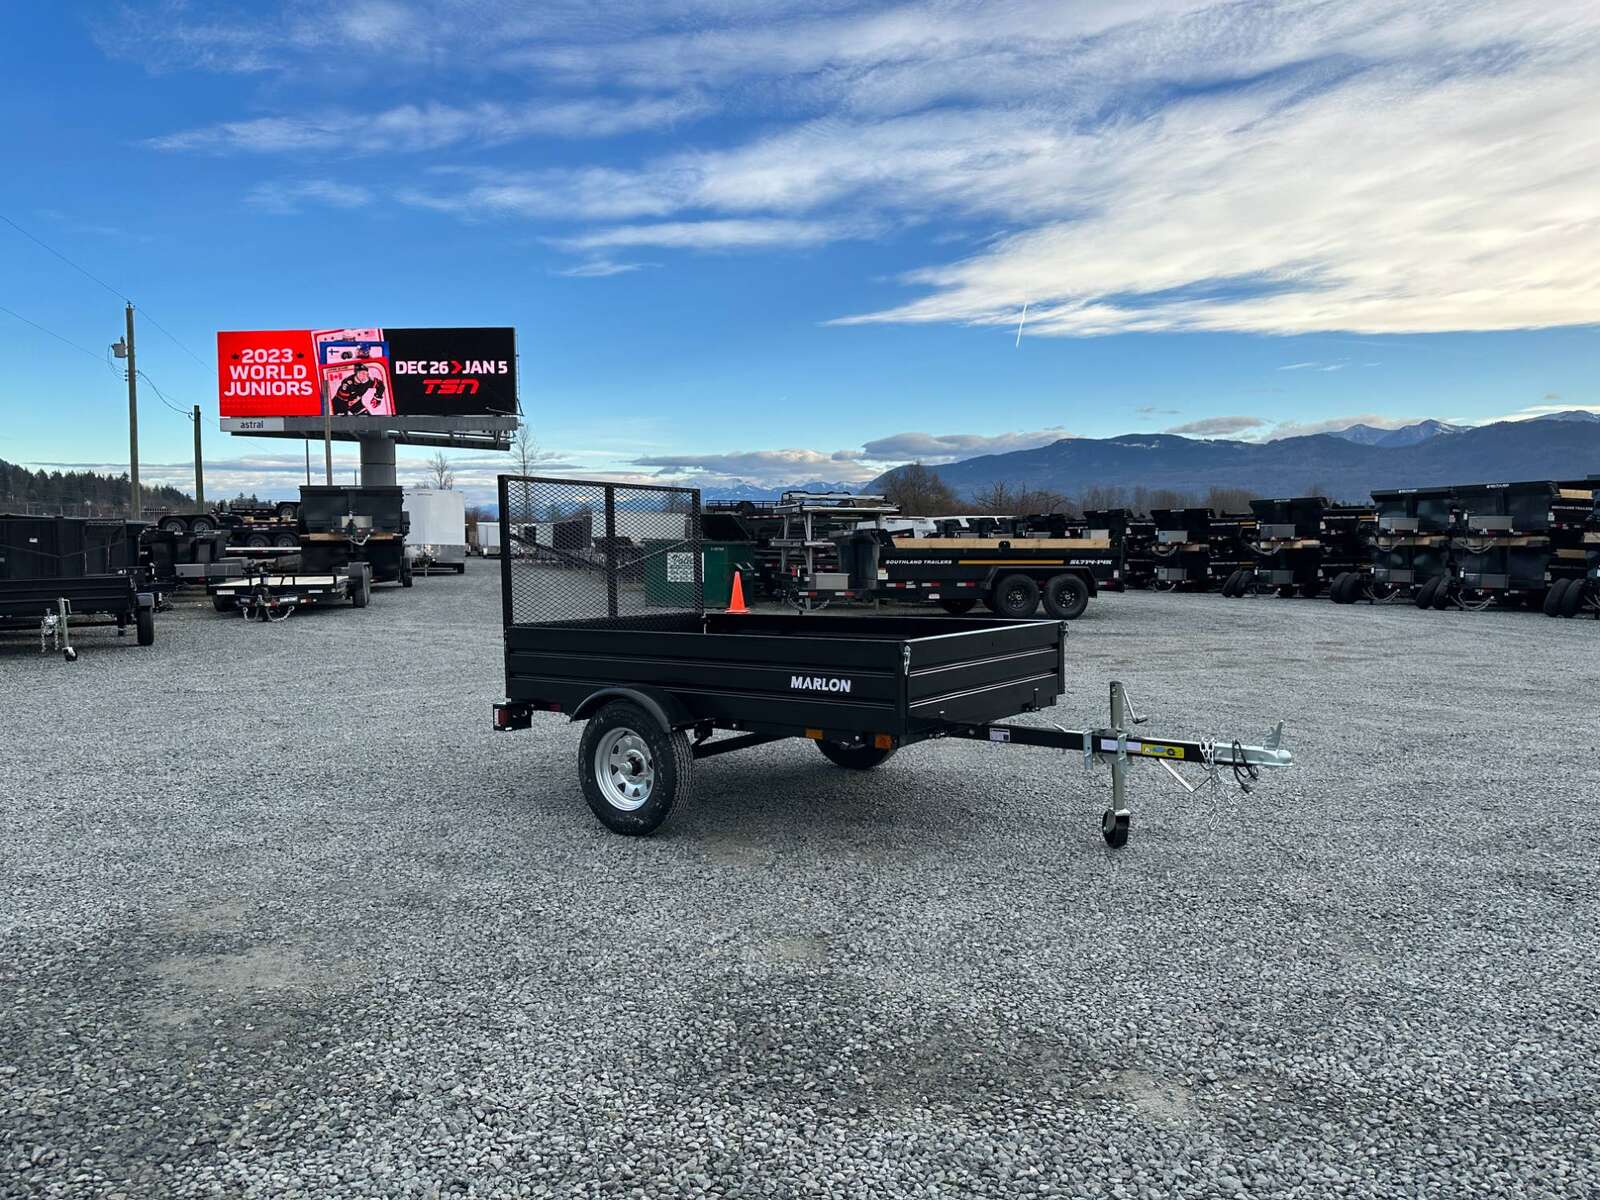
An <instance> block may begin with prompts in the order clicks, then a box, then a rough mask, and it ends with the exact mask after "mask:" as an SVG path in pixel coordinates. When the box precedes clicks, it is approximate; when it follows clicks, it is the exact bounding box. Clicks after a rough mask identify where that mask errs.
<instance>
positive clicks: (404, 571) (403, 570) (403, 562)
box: [400, 550, 411, 587]
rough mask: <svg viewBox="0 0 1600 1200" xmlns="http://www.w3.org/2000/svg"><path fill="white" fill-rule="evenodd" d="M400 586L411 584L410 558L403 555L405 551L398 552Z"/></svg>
mask: <svg viewBox="0 0 1600 1200" xmlns="http://www.w3.org/2000/svg"><path fill="white" fill-rule="evenodd" d="M400 586H401V587H410V586H411V560H410V559H409V558H407V557H406V556H405V551H404V550H402V551H401V552H400Z"/></svg>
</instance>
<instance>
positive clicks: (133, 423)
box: [118, 301, 144, 521]
mask: <svg viewBox="0 0 1600 1200" xmlns="http://www.w3.org/2000/svg"><path fill="white" fill-rule="evenodd" d="M127 317H128V340H127V343H126V350H127V359H128V482H129V483H131V484H132V485H133V496H132V498H131V500H130V501H129V504H130V507H129V515H130V516H131V517H132V518H133V519H134V520H135V521H137V520H138V519H139V514H140V512H142V511H143V508H144V504H143V500H142V499H141V497H140V495H139V371H138V367H137V365H136V364H135V363H134V360H133V303H132V302H131V301H130V302H129V304H128V312H127ZM118 357H121V356H120V355H119V356H118Z"/></svg>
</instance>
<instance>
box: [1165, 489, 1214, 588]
mask: <svg viewBox="0 0 1600 1200" xmlns="http://www.w3.org/2000/svg"><path fill="white" fill-rule="evenodd" d="M1215 516H1216V514H1215V513H1213V512H1212V511H1211V510H1210V509H1209V508H1156V509H1152V510H1151V512H1150V518H1151V520H1153V521H1154V522H1155V527H1156V529H1155V534H1156V536H1155V541H1154V542H1152V543H1151V546H1150V552H1151V554H1153V555H1154V556H1155V580H1154V582H1153V583H1152V585H1151V586H1152V587H1154V588H1155V589H1156V591H1158V592H1175V591H1185V592H1203V591H1205V590H1206V588H1207V586H1209V583H1210V579H1211V543H1210V541H1209V540H1208V539H1209V538H1210V536H1211V521H1212V518H1213V517H1215Z"/></svg>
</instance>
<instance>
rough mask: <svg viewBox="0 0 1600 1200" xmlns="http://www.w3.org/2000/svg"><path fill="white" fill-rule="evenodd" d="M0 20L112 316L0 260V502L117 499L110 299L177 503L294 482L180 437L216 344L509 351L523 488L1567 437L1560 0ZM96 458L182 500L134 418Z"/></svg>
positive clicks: (195, 5)
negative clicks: (2, 498) (410, 334)
mask: <svg viewBox="0 0 1600 1200" xmlns="http://www.w3.org/2000/svg"><path fill="white" fill-rule="evenodd" d="M3 20H4V23H5V26H6V27H5V29H4V32H5V34H6V44H7V45H8V47H9V48H10V50H11V54H10V55H9V56H8V58H9V61H8V70H7V72H6V73H5V75H4V77H3V78H0V101H3V104H4V110H5V111H6V113H7V114H8V117H9V118H11V119H8V120H7V121H6V122H5V123H4V125H3V126H0V147H3V149H4V151H5V161H6V162H8V163H9V164H11V168H12V169H11V170H9V171H8V172H6V173H5V174H4V175H3V176H0V213H3V214H4V215H5V216H6V217H8V218H10V219H11V220H12V221H14V222H16V223H17V224H18V225H20V226H21V227H22V228H24V229H26V230H28V231H29V232H31V233H33V234H34V235H35V236H37V237H38V238H39V239H41V240H43V241H44V242H45V243H47V244H48V245H49V246H51V247H54V248H55V249H56V250H59V251H60V252H61V253H63V254H65V255H66V256H67V257H69V258H71V259H72V260H74V261H75V262H76V263H78V264H80V265H81V266H83V267H85V268H86V269H87V270H89V271H90V272H91V273H92V274H93V275H95V276H97V277H98V278H99V279H100V280H103V281H105V282H106V283H108V284H109V285H110V288H111V290H109V291H108V290H106V289H105V288H103V287H101V286H100V285H99V284H97V283H95V282H93V281H92V280H90V279H88V278H85V277H84V276H83V275H82V274H80V273H78V272H77V271H75V270H73V269H72V268H71V267H69V266H68V265H66V264H64V263H63V262H62V261H60V260H59V259H58V258H56V257H54V256H53V255H51V254H50V253H49V252H47V251H46V250H44V249H42V248H41V247H40V246H38V245H37V244H35V243H34V242H31V241H29V240H27V239H26V238H25V237H23V236H22V235H20V234H19V233H18V232H17V231H16V230H15V229H14V228H12V227H11V226H9V225H3V224H0V305H3V306H5V307H6V308H7V309H10V310H12V312H14V313H16V314H20V315H21V316H22V317H25V318H27V319H28V320H29V321H32V322H35V323H36V324H37V325H40V326H43V327H45V329H48V330H49V331H51V332H52V333H54V334H56V335H59V336H60V337H63V338H66V339H68V340H69V341H71V342H73V343H76V346H75V347H74V346H68V345H65V344H63V343H62V342H61V341H59V340H56V339H55V338H53V337H51V336H49V335H47V334H46V333H44V332H41V331H40V330H38V329H36V328H34V327H33V326H30V325H28V324H25V323H23V322H22V321H19V320H17V319H16V318H15V317H13V316H12V315H10V314H8V313H4V312H0V351H3V352H4V353H5V356H6V362H7V363H8V366H9V369H8V370H7V372H6V376H5V378H6V382H5V385H4V388H3V390H0V457H4V458H6V459H9V460H12V461H22V462H28V463H35V464H44V463H77V464H97V465H103V466H106V467H110V468H112V469H121V466H123V465H125V462H126V456H127V431H126V405H125V399H124V393H123V391H122V384H121V383H120V381H119V379H118V378H117V376H116V374H115V373H114V371H113V370H112V368H111V367H110V366H109V365H108V364H107V363H106V362H105V361H104V360H103V355H104V352H105V348H106V347H107V346H108V345H109V343H110V342H112V341H114V340H115V339H116V338H117V336H118V335H119V334H120V332H121V305H120V301H119V300H118V298H117V296H116V295H114V294H112V292H113V291H116V292H125V293H126V294H127V295H129V296H132V297H133V299H134V300H135V302H136V303H137V304H138V305H139V306H140V307H141V308H142V309H145V310H147V311H148V313H149V315H150V317H151V318H153V319H154V320H155V321H158V322H159V323H160V326H161V327H162V328H164V329H165V330H167V331H170V332H171V334H172V335H174V337H173V338H169V337H167V336H166V335H165V334H164V333H163V332H161V330H159V329H157V328H156V327H154V326H153V325H151V324H149V323H148V322H147V323H145V324H142V325H141V327H140V350H141V356H140V357H141V366H142V367H143V368H144V370H145V371H146V372H148V374H149V377H150V379H151V380H152V381H153V383H154V385H155V386H156V387H159V388H160V390H161V392H163V393H164V394H165V395H166V396H167V397H168V398H170V399H171V400H172V401H173V402H174V403H175V404H177V405H178V406H180V407H183V408H187V407H188V405H190V404H192V403H199V404H200V405H201V408H202V411H203V412H205V413H206V414H207V420H206V437H207V459H208V463H209V464H210V465H209V467H208V471H209V473H210V476H211V487H212V489H213V491H219V490H224V489H226V490H232V489H233V488H235V487H245V488H255V489H259V490H262V491H272V492H288V491H291V490H292V488H293V486H294V484H295V483H296V482H297V480H298V475H297V471H298V470H299V467H298V464H299V463H300V461H301V459H300V455H299V450H298V447H292V448H290V447H288V446H287V444H285V443H280V442H275V441H270V440H260V439H254V440H252V439H243V438H232V437H226V436H225V435H223V434H221V433H219V432H217V428H216V422H215V417H216V408H215V399H214V390H215V388H214V376H213V373H212V367H211V365H210V362H209V360H210V357H211V354H212V346H213V335H214V333H215V331H216V330H217V329H227V328H276V327H291V328H303V327H323V326H338V325H352V324H354V325H360V324H373V325H397V326H398V325H451V324H460V325H472V324H493V325H502V324H511V325H515V326H516V327H517V329H518V337H519V349H520V356H521V364H520V365H521V389H522V402H523V407H524V411H525V412H526V414H527V416H528V418H529V420H530V421H531V423H532V426H533V428H534V430H535V432H536V434H537V436H538V440H539V443H540V446H541V448H542V451H543V453H544V454H545V455H546V456H547V457H548V461H549V463H550V464H551V465H552V468H553V469H558V470H570V471H581V472H593V473H601V474H607V475H637V474H644V473H658V472H665V473H667V474H670V475H673V476H674V477H688V478H694V479H700V480H704V481H707V482H717V481H726V480H728V479H733V478H739V479H750V480H754V481H757V482H760V483H763V484H774V483H780V482H788V481H797V480H813V479H826V480H857V479H865V478H870V477H871V476H872V475H873V474H875V473H877V472H878V471H880V470H882V469H883V468H884V467H886V466H889V465H892V464H894V463H896V462H900V461H905V460H907V459H909V458H920V459H922V460H923V461H926V462H930V463H937V462H939V461H948V460H949V459H951V458H958V457H966V456H969V455H971V454H974V453H982V452H988V451H992V450H996V449H1010V448H1017V447H1022V446H1031V445H1037V444H1040V443H1041V442H1044V441H1048V440H1053V439H1054V438H1056V437H1060V436H1066V435H1084V436H1109V435H1113V434H1117V433H1124V432H1143V431H1149V430H1178V431H1192V432H1195V433H1197V434H1205V435H1214V436H1241V437H1251V438H1256V437H1273V436H1283V435H1285V434H1292V433H1296V432H1303V431H1308V430H1315V429H1318V428H1327V427H1331V426H1334V425H1339V424H1348V423H1350V422H1352V421H1355V420H1367V421H1376V422H1378V423H1385V422H1387V423H1403V422H1406V421H1409V420H1414V419H1417V418H1420V417H1426V416H1431V417H1439V418H1442V419H1446V420H1456V421H1468V422H1481V421H1487V420H1493V419H1497V418H1500V417H1504V416H1508V415H1531V414H1533V413H1536V412H1538V411H1547V410H1550V409H1555V408H1569V407H1580V406H1582V407H1593V406H1596V405H1600V388H1597V387H1596V384H1595V380H1596V377H1597V368H1600V352H1597V339H1596V328H1595V324H1594V323H1595V322H1596V321H1597V320H1600V317H1597V314H1600V271H1597V270H1596V267H1595V264H1596V263H1597V262H1600V205H1597V200H1596V196H1597V189H1596V184H1595V179H1596V178H1597V173H1600V122H1597V121H1595V120H1594V108H1593V101H1594V84H1593V80H1594V79H1595V78H1596V77H1597V72H1600V12H1597V11H1596V10H1595V8H1594V7H1593V6H1592V5H1588V4H1581V3H1549V2H1545V3H1537V4H1533V3H1526V4H1525V3H1519V2H1516V0H1498V2H1496V3H1481V4H1479V3H1466V2H1460V3H1424V4H1415V5H1404V6H1401V5H1394V4H1387V3H1386V4H1377V3H1368V2H1367V0H1341V2H1339V3H1302V4H1274V3H1268V2H1265V0H1258V2H1250V3H1232V4H1216V3H1205V2H1202V0H1119V2H1117V3H1110V2H1098V0H1097V2H1091V3H1079V4H1067V3H1061V2H1059V0H1051V2H1048V3H1047V2H1042V0H991V2H989V3H987V4H976V3H955V2H948V3H907V4H898V5H882V4H877V5H869V4H860V3H851V2H849V0H833V2H820V3H811V4H798V3H789V2H787V0H740V2H737V3H736V2H734V0H655V2H653V3H613V4H604V3H602V4H592V3H584V4H579V3H567V2H565V0H548V2H546V3H541V4H539V5H529V4H514V3H509V2H503V0H360V2H357V3H351V4H337V3H332V4H330V3H326V2H319V3H309V2H302V0H263V2H259V3H248V4H247V3H237V4H235V3H203V2H200V0H190V2H182V0H153V2H152V0H128V2H126V3H116V4H107V3H90V2H86V0H79V2H74V0H63V2H62V3H58V4H50V5H15V6H9V7H8V10H7V13H6V15H5V17H4V18H3ZM1024 305H1026V306H1027V312H1028V317H1027V320H1026V322H1024V323H1023V326H1022V332H1023V336H1022V337H1021V339H1020V344H1019V343H1018V338H1017V326H1018V323H1019V318H1020V316H1021V313H1022V311H1023V308H1024ZM86 351H87V352H86ZM191 352H192V353H191ZM141 432H142V434H143V437H142V444H143V451H142V457H143V459H144V461H145V464H146V467H145V476H146V478H147V479H148V478H156V479H163V480H170V481H172V482H175V483H179V484H183V485H187V483H188V482H190V478H189V468H188V465H187V461H188V453H189V444H190V443H189V438H190V432H189V426H188V423H187V421H186V420H184V419H183V418H181V417H180V416H178V415H177V414H175V413H172V412H170V411H169V410H167V409H166V408H164V407H163V406H162V405H161V403H160V401H159V399H158V397H157V396H156V395H155V394H154V392H153V391H152V390H150V389H147V390H146V392H145V397H144V402H143V404H142V405H141ZM404 453H405V452H404V451H402V454H404ZM420 457H421V455H420V453H413V455H412V461H414V462H416V463H420ZM498 465H499V464H498V463H497V462H496V461H494V460H492V459H490V458H488V457H485V456H477V457H473V456H467V455H461V456H459V457H458V471H459V473H460V475H461V478H462V481H463V482H464V483H470V484H473V485H475V486H481V484H482V483H483V482H484V481H486V480H487V479H489V478H491V477H492V474H493V473H494V470H495V469H496V467H497V466H498ZM413 477H414V475H413Z"/></svg>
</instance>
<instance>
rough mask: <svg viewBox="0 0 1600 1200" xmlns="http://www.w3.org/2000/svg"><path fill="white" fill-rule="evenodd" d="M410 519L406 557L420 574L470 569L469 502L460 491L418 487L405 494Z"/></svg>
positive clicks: (459, 572) (458, 572) (458, 571)
mask: <svg viewBox="0 0 1600 1200" xmlns="http://www.w3.org/2000/svg"><path fill="white" fill-rule="evenodd" d="M405 510H406V512H407V514H409V515H410V517H411V532H410V533H409V534H408V535H407V536H406V555H407V556H408V557H409V558H410V559H411V560H412V562H413V564H414V565H415V569H417V570H419V571H427V570H429V569H434V570H449V571H454V572H456V574H458V575H459V574H461V573H462V572H464V571H465V570H466V569H467V501H466V498H465V497H464V496H463V495H462V494H461V493H460V492H453V491H435V490H432V489H429V488H417V489H416V490H414V491H410V492H407V493H406V494H405Z"/></svg>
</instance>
